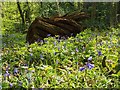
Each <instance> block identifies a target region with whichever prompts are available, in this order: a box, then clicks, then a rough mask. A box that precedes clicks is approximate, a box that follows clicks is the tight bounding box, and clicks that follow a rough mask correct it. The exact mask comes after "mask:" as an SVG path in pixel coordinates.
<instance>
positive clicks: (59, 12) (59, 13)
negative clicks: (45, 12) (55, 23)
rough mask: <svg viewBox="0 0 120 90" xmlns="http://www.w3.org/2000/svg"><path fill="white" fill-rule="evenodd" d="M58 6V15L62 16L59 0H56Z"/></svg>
mask: <svg viewBox="0 0 120 90" xmlns="http://www.w3.org/2000/svg"><path fill="white" fill-rule="evenodd" d="M56 6H57V10H58V11H57V12H58V15H59V16H61V11H60V6H59V1H58V0H56Z"/></svg>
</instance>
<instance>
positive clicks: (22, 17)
mask: <svg viewBox="0 0 120 90" xmlns="http://www.w3.org/2000/svg"><path fill="white" fill-rule="evenodd" d="M17 6H18V10H19V12H20V17H21V19H22V24H23V25H25V19H24V14H23V12H22V9H21V7H20V3H19V0H17Z"/></svg>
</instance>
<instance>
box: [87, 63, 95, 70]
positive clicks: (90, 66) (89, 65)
mask: <svg viewBox="0 0 120 90" xmlns="http://www.w3.org/2000/svg"><path fill="white" fill-rule="evenodd" d="M86 66H87V67H88V68H89V69H92V68H94V64H91V63H87V64H86Z"/></svg>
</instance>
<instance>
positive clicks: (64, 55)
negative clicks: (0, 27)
mask: <svg viewBox="0 0 120 90" xmlns="http://www.w3.org/2000/svg"><path fill="white" fill-rule="evenodd" d="M119 29H120V28H117V29H115V28H111V29H110V30H101V31H98V30H97V29H96V30H95V31H92V30H91V29H86V30H85V31H84V32H81V33H79V34H77V36H76V37H72V36H71V37H69V38H68V39H65V38H62V39H59V36H55V37H48V38H45V39H44V42H43V41H42V40H41V41H40V42H38V43H37V42H36V43H34V44H31V45H29V44H27V43H26V42H25V36H26V35H25V34H24V35H23V34H20V33H19V34H18V33H14V34H10V35H9V34H5V35H3V43H2V44H3V48H2V65H3V67H2V79H3V80H2V87H3V88H12V87H14V88H15V87H16V88H17V87H19V86H22V87H24V88H73V87H74V88H83V87H84V88H90V87H92V88H119V84H120V82H119V76H120V71H119V68H120V67H119V63H120V56H119V54H120V38H119V37H120V32H119V31H120V30H119ZM88 64H89V65H88Z"/></svg>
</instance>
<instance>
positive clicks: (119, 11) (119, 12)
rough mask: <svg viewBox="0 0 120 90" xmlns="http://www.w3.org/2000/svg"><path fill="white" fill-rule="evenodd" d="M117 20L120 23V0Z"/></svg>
mask: <svg viewBox="0 0 120 90" xmlns="http://www.w3.org/2000/svg"><path fill="white" fill-rule="evenodd" d="M117 22H118V23H120V1H119V2H117Z"/></svg>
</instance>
